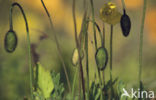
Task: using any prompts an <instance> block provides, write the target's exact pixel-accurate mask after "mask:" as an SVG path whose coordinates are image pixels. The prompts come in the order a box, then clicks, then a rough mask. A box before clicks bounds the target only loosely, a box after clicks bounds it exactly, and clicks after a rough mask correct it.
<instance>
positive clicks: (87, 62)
mask: <svg viewBox="0 0 156 100" xmlns="http://www.w3.org/2000/svg"><path fill="white" fill-rule="evenodd" d="M85 51H86V72H87V94H88V95H87V96H89V67H88V66H89V60H88V32H87V33H86V36H85Z"/></svg>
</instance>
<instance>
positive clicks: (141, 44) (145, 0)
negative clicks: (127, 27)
mask: <svg viewBox="0 0 156 100" xmlns="http://www.w3.org/2000/svg"><path fill="white" fill-rule="evenodd" d="M146 8H147V0H144V7H143V16H142V22H141V30H140V45H139V84H140V83H141V74H142V57H143V36H144V34H143V33H144V23H145V17H146ZM140 85H141V84H140Z"/></svg>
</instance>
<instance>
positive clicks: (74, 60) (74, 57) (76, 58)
mask: <svg viewBox="0 0 156 100" xmlns="http://www.w3.org/2000/svg"><path fill="white" fill-rule="evenodd" d="M83 57H84V53H83V50H81V59H83ZM78 61H79V53H78V49H77V48H75V49H74V51H73V55H72V64H73V65H74V66H76V65H77V64H78Z"/></svg>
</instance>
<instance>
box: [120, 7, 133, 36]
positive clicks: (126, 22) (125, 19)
mask: <svg viewBox="0 0 156 100" xmlns="http://www.w3.org/2000/svg"><path fill="white" fill-rule="evenodd" d="M120 25H121V29H122V33H123V35H124V36H125V37H127V36H128V35H129V32H130V29H131V20H130V18H129V16H128V15H127V14H126V11H125V10H124V14H123V15H122V17H121V20H120Z"/></svg>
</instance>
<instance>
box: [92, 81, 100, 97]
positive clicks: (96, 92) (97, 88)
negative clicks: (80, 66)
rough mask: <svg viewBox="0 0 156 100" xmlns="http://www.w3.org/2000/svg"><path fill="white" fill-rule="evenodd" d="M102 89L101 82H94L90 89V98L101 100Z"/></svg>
mask: <svg viewBox="0 0 156 100" xmlns="http://www.w3.org/2000/svg"><path fill="white" fill-rule="evenodd" d="M100 95H101V90H100V86H99V84H96V83H95V82H93V83H92V85H91V88H90V90H89V100H100Z"/></svg>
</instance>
